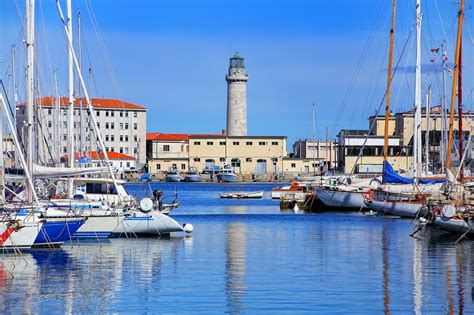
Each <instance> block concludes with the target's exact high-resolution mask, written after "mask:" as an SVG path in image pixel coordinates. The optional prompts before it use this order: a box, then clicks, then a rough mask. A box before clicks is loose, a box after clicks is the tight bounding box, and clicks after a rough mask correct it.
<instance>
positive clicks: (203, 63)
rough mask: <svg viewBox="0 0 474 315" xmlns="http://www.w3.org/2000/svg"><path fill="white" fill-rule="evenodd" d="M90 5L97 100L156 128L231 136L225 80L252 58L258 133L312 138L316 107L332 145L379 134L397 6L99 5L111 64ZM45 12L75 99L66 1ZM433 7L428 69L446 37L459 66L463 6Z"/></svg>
mask: <svg viewBox="0 0 474 315" xmlns="http://www.w3.org/2000/svg"><path fill="white" fill-rule="evenodd" d="M89 1H90V0H75V1H74V2H73V3H74V4H73V7H74V10H75V11H76V12H77V11H78V10H80V11H81V13H82V24H83V41H82V43H83V52H84V53H83V56H84V57H83V60H84V64H85V65H88V64H92V68H93V73H94V75H93V78H94V79H93V84H92V86H93V88H92V95H93V96H95V97H111V98H122V99H124V100H126V101H129V102H132V103H136V104H140V105H143V106H146V107H147V108H148V109H149V115H148V126H147V129H148V130H149V131H162V132H186V133H216V132H220V131H221V129H223V128H225V116H226V82H225V80H224V76H225V73H226V71H227V66H228V58H229V57H230V56H231V55H232V54H233V53H234V52H236V51H238V52H239V53H240V54H241V55H242V56H243V57H244V58H245V59H246V67H247V72H248V74H249V77H250V79H249V82H248V128H249V133H250V134H252V135H285V136H288V137H289V142H292V141H294V140H295V139H297V138H310V137H312V118H311V107H312V105H311V104H312V103H313V102H314V103H315V106H316V133H317V135H316V136H317V137H320V138H324V137H325V128H326V127H328V128H329V135H330V137H332V138H333V137H334V136H335V135H336V134H337V132H338V131H339V130H340V129H341V128H367V119H366V118H367V116H368V115H369V114H373V113H374V111H375V109H376V108H377V107H378V106H379V104H380V102H381V99H382V96H383V93H384V90H385V85H386V71H385V70H386V67H387V66H386V63H387V61H386V59H387V51H388V34H389V32H388V30H389V22H390V13H391V7H390V6H391V0H357V1H355V0H339V1H336V0H332V1H331V0H313V1H308V0H273V1H270V0H254V1H250V0H241V1H230V0H201V1H191V0H166V1H165V0H134V1H125V0H96V1H91V3H92V9H93V12H94V15H95V17H96V19H97V23H98V26H99V32H100V37H101V38H102V39H103V44H104V46H105V48H106V51H107V56H108V57H107V58H106V57H105V55H104V53H103V51H102V50H101V49H100V44H101V42H100V41H99V40H98V37H97V34H96V32H95V30H94V28H93V26H92V19H91V14H90V12H91V11H90V10H88V3H89ZM23 2H24V1H22V0H21V1H20V0H2V1H0V21H2V22H1V23H2V26H1V27H0V48H1V52H0V60H1V61H2V63H1V64H0V76H1V77H2V78H3V79H4V80H5V81H8V79H9V77H8V73H9V69H10V61H9V49H10V45H11V44H17V45H18V47H19V55H18V58H19V59H21V58H23V57H22V56H24V52H22V51H21V50H22V45H21V39H22V34H21V20H22V18H23V17H22V16H21V14H23V12H22V10H23ZM37 3H38V6H39V8H38V13H37V16H38V20H37V21H38V23H37V24H38V25H37V29H38V61H39V64H40V72H41V75H40V82H41V83H40V84H41V91H42V94H52V93H53V91H54V90H53V83H52V82H53V80H52V77H53V76H52V71H53V70H52V69H56V71H57V73H58V78H59V81H60V86H61V91H62V92H63V94H65V93H66V88H65V87H66V81H65V78H66V76H65V74H66V73H65V71H66V56H65V54H66V46H65V40H64V36H63V35H62V33H61V28H60V25H59V21H58V17H57V13H56V8H55V3H54V1H53V0H37ZM62 3H63V5H64V4H65V1H64V0H62ZM398 3H399V6H398V15H397V27H396V53H395V60H394V63H396V62H397V60H398V58H399V56H400V51H401V50H402V47H403V46H404V45H405V43H406V42H407V45H406V50H405V54H404V55H403V57H402V58H401V62H400V69H401V70H400V71H398V72H397V74H396V77H395V79H394V82H393V91H392V95H393V98H392V103H393V109H394V110H397V111H398V110H409V109H411V107H412V106H413V89H414V88H413V73H412V71H411V70H410V67H411V66H412V65H413V63H414V36H413V34H412V35H411V37H410V38H409V40H408V41H407V37H408V34H409V33H410V29H411V28H412V26H413V24H414V3H415V1H414V0H399V1H398ZM473 4H474V3H473V0H467V1H466V7H467V8H468V9H467V10H466V19H467V27H466V28H465V31H464V36H465V45H464V63H465V69H464V73H465V85H464V94H465V99H466V105H465V107H467V108H471V107H472V103H473V100H472V96H471V98H470V99H469V95H472V88H473V83H474V78H473V74H472V73H473V72H472V70H473V62H474V60H473V59H474V58H473V56H474V54H473V44H472V42H471V39H470V34H469V32H468V30H467V28H470V30H471V33H473V32H474V29H473V27H474V21H473V18H472V15H473V11H472V9H470V7H471V6H472V5H473ZM436 5H437V6H436ZM422 8H423V11H424V18H423V54H422V56H423V57H422V58H423V64H426V65H429V64H430V59H431V58H432V55H431V54H430V52H429V49H430V48H432V47H435V46H437V45H439V43H440V42H441V41H443V39H444V37H445V35H444V33H446V35H447V44H448V56H449V57H453V56H454V51H453V45H454V38H455V19H456V8H455V6H454V5H453V4H452V2H451V1H446V0H436V1H435V0H430V1H426V0H425V1H423V2H422ZM437 8H438V9H437ZM18 12H19V13H20V15H19V14H18ZM438 12H439V13H438ZM5 26H6V27H5ZM443 29H444V31H443ZM364 47H365V49H364ZM20 48H21V49H20ZM361 55H363V57H362V58H361ZM107 60H108V61H109V63H110V65H111V68H112V69H113V75H112V74H111V73H110V72H109V71H108V70H107V69H108V67H107V66H106V64H107ZM450 60H452V59H450ZM19 67H21V65H20V66H19ZM85 67H86V66H85ZM403 67H406V68H407V70H406V71H403ZM354 73H357V75H355V76H354ZM114 77H116V80H114V79H113V78H114ZM21 82H22V81H21V79H20V82H19V84H20V85H21V84H22V83H21ZM440 82H441V81H440V74H439V73H436V71H432V70H430V69H429V67H428V66H426V67H425V72H424V74H423V84H424V86H423V90H424V92H426V90H427V89H426V87H427V85H428V84H429V83H432V84H433V87H434V91H433V94H434V95H433V99H434V100H435V101H436V100H438V99H439V90H440ZM448 83H449V82H448ZM448 86H450V85H449V84H448ZM448 90H449V89H448Z"/></svg>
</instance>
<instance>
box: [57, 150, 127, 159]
mask: <svg viewBox="0 0 474 315" xmlns="http://www.w3.org/2000/svg"><path fill="white" fill-rule="evenodd" d="M84 155H85V156H87V157H90V158H91V159H92V160H98V159H103V158H104V153H102V152H97V151H92V152H86V153H85V154H84ZM84 155H82V156H81V155H79V153H78V152H76V153H74V158H76V159H78V158H80V157H83V156H84ZM107 156H108V157H109V160H135V158H134V157H133V156H130V155H126V154H123V153H120V152H112V151H111V152H107ZM67 157H68V155H67V154H65V155H64V156H63V159H65V160H67Z"/></svg>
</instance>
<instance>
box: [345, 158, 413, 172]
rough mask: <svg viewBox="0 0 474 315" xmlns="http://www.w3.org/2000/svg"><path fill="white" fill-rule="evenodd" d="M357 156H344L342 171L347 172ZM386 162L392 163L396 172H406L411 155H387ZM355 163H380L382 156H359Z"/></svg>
mask: <svg viewBox="0 0 474 315" xmlns="http://www.w3.org/2000/svg"><path fill="white" fill-rule="evenodd" d="M356 161H357V156H346V159H345V167H344V173H347V174H349V173H350V172H351V171H352V170H353V169H354V165H355V162H356ZM388 162H389V163H390V164H391V165H392V167H393V169H394V170H395V171H397V172H401V171H404V172H408V171H409V170H410V168H411V166H412V157H411V156H392V157H390V156H389V157H388ZM357 164H358V165H360V164H363V165H382V164H383V156H361V157H360V158H359V160H358V161H357Z"/></svg>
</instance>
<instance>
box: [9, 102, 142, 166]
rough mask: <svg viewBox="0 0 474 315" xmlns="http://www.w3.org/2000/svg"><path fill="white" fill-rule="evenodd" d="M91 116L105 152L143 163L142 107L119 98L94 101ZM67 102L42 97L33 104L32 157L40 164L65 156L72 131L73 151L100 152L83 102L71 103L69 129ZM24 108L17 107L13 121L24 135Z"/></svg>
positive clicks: (84, 153)
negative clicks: (33, 155)
mask: <svg viewBox="0 0 474 315" xmlns="http://www.w3.org/2000/svg"><path fill="white" fill-rule="evenodd" d="M91 101H92V106H93V107H94V112H93V115H94V117H95V118H96V121H97V125H98V127H99V130H100V133H101V135H102V139H103V140H104V143H105V146H106V150H107V151H108V152H118V153H120V154H125V155H129V156H132V157H134V158H135V159H136V160H137V162H138V163H140V164H143V163H146V122H147V119H146V113H147V109H146V108H145V107H143V106H139V105H135V104H132V103H129V102H125V101H122V100H118V99H107V98H93V99H92V100H91ZM68 102H69V99H68V98H66V97H59V98H57V97H43V98H40V99H38V100H37V101H36V114H35V122H36V123H35V125H34V128H35V135H36V137H37V138H36V145H35V148H36V152H35V155H36V156H37V159H38V160H39V161H42V162H43V163H46V164H47V163H51V162H52V161H53V160H58V159H59V158H60V157H61V156H63V155H65V154H66V153H68V145H69V140H68V139H69V135H70V132H73V137H74V147H75V152H81V155H87V154H86V153H87V152H93V151H97V150H99V149H100V148H99V145H98V141H97V140H98V138H97V135H96V134H95V132H94V128H93V126H92V120H91V117H90V114H89V111H88V109H87V104H86V100H85V99H78V98H76V99H75V100H74V115H73V126H72V129H71V128H69V127H68V120H69V108H68ZM25 110H26V106H25V105H24V104H20V105H18V106H17V114H16V120H17V124H18V126H20V132H25V129H26V128H24V126H25V121H26V113H25Z"/></svg>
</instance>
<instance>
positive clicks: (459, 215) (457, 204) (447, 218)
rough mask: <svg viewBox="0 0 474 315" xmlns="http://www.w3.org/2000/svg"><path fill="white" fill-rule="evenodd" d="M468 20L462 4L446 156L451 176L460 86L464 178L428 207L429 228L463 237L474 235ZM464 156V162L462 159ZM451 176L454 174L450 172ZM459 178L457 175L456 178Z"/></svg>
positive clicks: (455, 180)
mask: <svg viewBox="0 0 474 315" xmlns="http://www.w3.org/2000/svg"><path fill="white" fill-rule="evenodd" d="M463 20H464V0H461V3H460V10H459V16H458V30H457V40H456V56H455V66H454V76H453V84H452V91H451V112H450V117H449V136H448V141H449V142H448V147H447V156H446V169H447V172H448V171H449V169H450V166H451V151H452V145H453V122H454V105H455V99H456V84H457V85H458V89H457V92H458V95H457V96H458V114H459V155H460V163H459V169H458V174H459V175H460V176H450V180H449V181H448V182H449V185H447V187H446V188H447V189H446V190H447V191H446V195H445V196H444V198H443V199H441V200H436V201H431V202H429V203H428V204H427V206H428V208H429V209H430V210H431V211H430V214H431V216H430V217H429V221H428V224H431V225H433V226H435V227H438V228H440V229H441V230H444V231H447V232H451V233H455V234H462V235H463V236H465V235H467V234H474V229H472V226H473V224H474V211H473V209H474V208H473V206H474V205H473V202H472V199H473V197H474V195H473V188H474V187H473V184H472V183H468V184H464V183H463V179H464V174H463V165H464V159H465V156H466V152H467V150H468V149H469V147H470V143H471V141H472V132H471V133H470V135H469V141H468V145H467V146H466V150H465V151H464V153H463V152H462V151H463V149H462V148H463V140H464V136H463V133H462V114H463V109H462V25H463ZM461 154H462V158H461ZM449 173H450V172H449ZM456 175H457V174H456ZM458 179H459V180H460V182H458Z"/></svg>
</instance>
